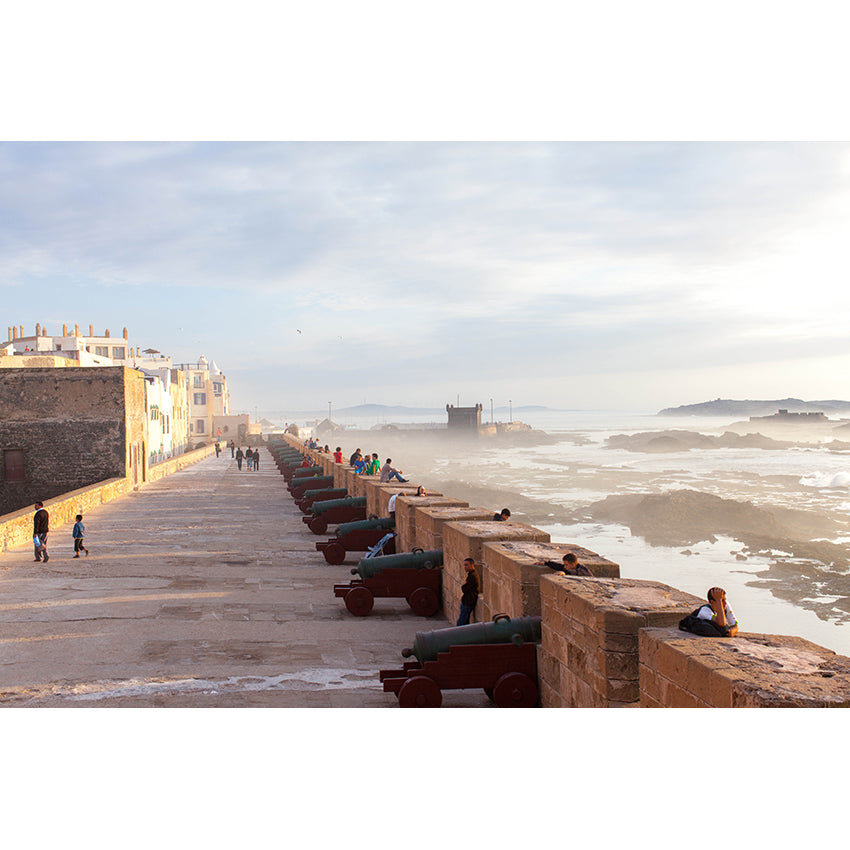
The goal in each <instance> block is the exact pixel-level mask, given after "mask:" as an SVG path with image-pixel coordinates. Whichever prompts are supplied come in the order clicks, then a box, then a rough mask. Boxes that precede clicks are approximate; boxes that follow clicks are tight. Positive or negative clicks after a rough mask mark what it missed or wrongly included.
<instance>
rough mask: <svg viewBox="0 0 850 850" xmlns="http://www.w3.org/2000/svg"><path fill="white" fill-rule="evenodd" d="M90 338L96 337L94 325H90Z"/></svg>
mask: <svg viewBox="0 0 850 850" xmlns="http://www.w3.org/2000/svg"><path fill="white" fill-rule="evenodd" d="M89 336H94V325H89Z"/></svg>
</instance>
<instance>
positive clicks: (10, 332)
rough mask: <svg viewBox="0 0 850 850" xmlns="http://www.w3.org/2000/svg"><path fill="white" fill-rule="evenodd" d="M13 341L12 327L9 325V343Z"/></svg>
mask: <svg viewBox="0 0 850 850" xmlns="http://www.w3.org/2000/svg"><path fill="white" fill-rule="evenodd" d="M11 341H12V326H11V325H9V342H11Z"/></svg>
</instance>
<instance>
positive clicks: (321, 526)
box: [307, 516, 328, 534]
mask: <svg viewBox="0 0 850 850" xmlns="http://www.w3.org/2000/svg"><path fill="white" fill-rule="evenodd" d="M307 528H309V529H310V531H312V532H313V534H324V533H325V532H326V531H327V530H328V521H327V520H326V519H325V518H324V517H321V516H314V517H313V518H312V519H311V520H310V522H308V523H307Z"/></svg>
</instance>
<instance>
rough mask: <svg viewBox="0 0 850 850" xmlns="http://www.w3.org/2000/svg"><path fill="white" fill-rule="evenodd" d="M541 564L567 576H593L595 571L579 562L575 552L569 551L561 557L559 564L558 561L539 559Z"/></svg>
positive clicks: (538, 562)
mask: <svg viewBox="0 0 850 850" xmlns="http://www.w3.org/2000/svg"><path fill="white" fill-rule="evenodd" d="M536 563H537V564H538V565H539V566H543V567H549V568H550V569H553V570H555V571H556V572H559V573H562V574H563V575H565V576H585V577H587V578H593V573H592V572H591V571H590V570H589V569H588V568H587V567H586V566H585V565H584V564H580V563H579V562H578V558H577V557H576V556H575V554H574V553H573V552H567V554H566V555H564V557H563V558H562V559H561V563H560V564H559V563H558V562H557V561H537V562H536Z"/></svg>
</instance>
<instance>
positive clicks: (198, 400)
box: [195, 393, 207, 404]
mask: <svg viewBox="0 0 850 850" xmlns="http://www.w3.org/2000/svg"><path fill="white" fill-rule="evenodd" d="M206 403H207V394H206V393H195V404H206Z"/></svg>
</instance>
